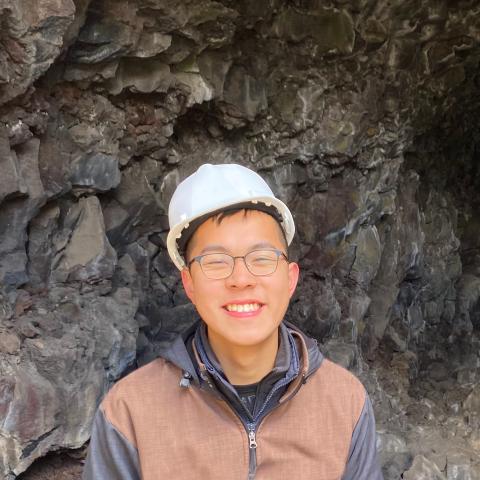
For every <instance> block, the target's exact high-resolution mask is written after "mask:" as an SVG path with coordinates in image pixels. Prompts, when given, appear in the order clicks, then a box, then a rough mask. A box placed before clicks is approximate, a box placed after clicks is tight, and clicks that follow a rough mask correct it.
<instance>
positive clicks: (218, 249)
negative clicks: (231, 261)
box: [199, 242, 277, 255]
mask: <svg viewBox="0 0 480 480" xmlns="http://www.w3.org/2000/svg"><path fill="white" fill-rule="evenodd" d="M263 248H267V249H269V248H271V249H275V250H277V247H275V245H272V244H271V243H270V242H258V243H255V244H254V245H252V246H250V248H249V249H248V251H250V252H251V251H253V250H259V249H263ZM211 252H221V253H227V252H228V250H227V249H226V248H225V247H224V246H222V245H207V246H206V247H205V248H203V249H202V250H201V252H200V253H199V255H204V254H206V253H211Z"/></svg>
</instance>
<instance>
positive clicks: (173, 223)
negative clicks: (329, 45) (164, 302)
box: [167, 163, 295, 270]
mask: <svg viewBox="0 0 480 480" xmlns="http://www.w3.org/2000/svg"><path fill="white" fill-rule="evenodd" d="M245 204H247V205H248V206H247V205H245ZM252 204H253V205H252ZM232 206H241V207H244V208H253V209H258V210H264V211H268V209H269V208H270V209H271V210H272V212H275V214H278V215H276V216H277V217H278V220H279V223H280V225H281V227H282V229H283V231H284V233H285V238H286V240H287V243H288V245H290V243H291V242H292V239H293V235H294V234H295V224H294V223H293V217H292V214H291V212H290V210H289V209H288V207H287V206H286V205H285V204H284V203H283V202H282V201H281V200H279V199H278V198H275V196H274V194H273V192H272V190H271V189H270V187H269V186H268V185H267V183H266V182H265V180H264V179H263V178H262V177H261V176H260V175H258V173H255V172H254V171H253V170H250V169H248V168H246V167H243V166H242V165H236V164H224V165H211V164H209V163H206V164H204V165H202V166H201V167H200V168H199V169H198V170H197V171H196V172H195V173H193V174H192V175H190V176H189V177H187V178H186V179H185V180H183V182H181V183H180V184H179V185H178V187H177V189H176V190H175V192H174V194H173V196H172V199H171V200H170V205H169V207H168V221H169V224H170V232H169V233H168V237H167V249H168V254H169V255H170V258H171V259H172V261H173V263H174V264H175V265H176V267H177V268H178V269H179V270H182V269H183V268H184V267H185V260H184V259H183V257H182V254H181V253H180V251H179V248H178V247H179V245H178V241H179V240H180V238H181V237H182V232H183V230H184V229H186V228H188V227H189V226H190V224H191V223H192V222H194V221H195V220H198V219H201V218H202V217H205V218H204V219H203V220H206V218H208V214H212V213H217V212H221V211H222V210H224V209H228V207H232ZM272 207H274V208H273V209H272ZM200 223H201V222H200ZM197 226H199V225H197Z"/></svg>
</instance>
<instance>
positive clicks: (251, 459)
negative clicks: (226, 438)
mask: <svg viewBox="0 0 480 480" xmlns="http://www.w3.org/2000/svg"><path fill="white" fill-rule="evenodd" d="M248 447H249V448H248V453H249V455H248V480H255V475H256V473H257V435H256V433H255V425H254V424H252V423H250V424H248Z"/></svg>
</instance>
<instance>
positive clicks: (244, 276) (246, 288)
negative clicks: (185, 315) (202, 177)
mask: <svg viewBox="0 0 480 480" xmlns="http://www.w3.org/2000/svg"><path fill="white" fill-rule="evenodd" d="M190 242H191V243H190V248H189V259H192V258H193V257H195V256H198V255H202V254H204V253H213V252H215V253H228V254H230V255H232V256H243V255H246V254H247V253H249V252H251V251H252V250H258V249H277V250H280V251H282V252H284V253H285V247H284V241H283V240H282V238H281V232H280V229H279V226H278V224H277V222H276V221H275V220H274V219H273V217H271V216H270V215H268V214H266V213H264V212H260V211H257V210H248V211H247V212H246V213H245V212H244V211H240V212H238V213H236V214H234V215H231V216H228V217H225V218H224V219H223V220H222V221H221V223H217V222H216V221H215V220H213V219H212V218H210V219H208V220H206V221H205V222H204V223H203V224H202V225H200V227H199V228H198V229H197V230H196V232H195V233H194V235H193V237H192V239H191V240H190ZM298 275H299V269H298V265H297V264H296V263H293V262H292V263H288V262H287V261H286V260H285V259H284V258H283V257H281V258H280V259H279V261H278V266H277V270H276V271H275V273H273V274H271V275H268V276H255V275H252V274H251V273H250V272H249V271H248V270H247V268H246V266H245V263H244V262H243V260H242V259H237V260H236V261H235V268H234V270H233V273H232V275H231V276H230V277H228V278H226V279H222V280H210V279H208V278H207V277H206V276H205V275H204V273H203V272H202V270H201V267H200V265H199V263H198V262H193V263H192V265H191V267H190V270H188V269H184V270H183V271H182V282H183V285H184V287H185V291H186V293H187V295H188V297H189V298H190V300H191V301H192V303H193V304H194V305H195V307H196V308H197V311H198V313H199V315H200V316H201V317H202V319H203V321H204V322H205V323H206V324H207V326H208V336H209V340H210V342H211V344H212V347H213V348H214V349H215V347H220V348H222V349H228V348H229V347H234V346H258V348H262V344H268V343H271V340H272V338H277V335H278V326H279V324H280V322H281V321H282V319H283V317H284V315H285V311H286V309H287V307H288V303H289V300H290V297H291V296H292V295H293V292H294V291H295V287H296V285H297V281H298ZM239 305H249V307H240V308H238V306H239ZM252 305H253V310H252ZM239 310H244V311H243V312H241V311H239ZM245 310H246V311H245ZM269 340H270V342H269Z"/></svg>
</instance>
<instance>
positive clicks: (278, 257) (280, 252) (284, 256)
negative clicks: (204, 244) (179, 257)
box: [187, 248, 289, 280]
mask: <svg viewBox="0 0 480 480" xmlns="http://www.w3.org/2000/svg"><path fill="white" fill-rule="evenodd" d="M254 252H274V253H275V254H276V255H277V263H276V265H275V268H274V270H273V272H270V273H265V274H258V273H253V272H252V271H251V270H250V268H249V267H248V265H247V261H246V260H245V257H247V256H248V255H250V254H251V253H254ZM219 254H221V255H226V256H227V257H230V258H231V259H233V263H232V271H231V272H230V274H229V275H227V276H226V277H220V278H210V277H209V276H208V275H207V274H206V273H205V272H204V270H203V267H202V259H203V258H204V257H206V256H208V255H219ZM280 257H283V258H284V259H285V260H286V261H287V262H289V260H288V256H287V254H286V253H284V252H282V251H281V250H277V249H276V248H259V249H256V250H251V251H250V252H248V253H246V254H245V255H237V256H233V255H230V254H229V253H225V252H210V253H204V254H203V255H197V256H196V257H193V258H192V259H191V260H190V261H189V262H188V264H187V267H188V269H190V267H191V266H192V263H194V262H198V264H199V265H200V270H201V271H202V273H203V274H204V275H205V277H207V278H208V279H209V280H225V279H227V278H229V277H231V276H232V274H233V271H234V270H235V261H236V260H237V258H241V259H242V260H243V264H244V265H245V268H246V269H247V270H248V271H249V273H251V274H252V275H253V276H254V277H268V276H270V275H273V274H274V273H275V272H276V271H277V268H278V261H279V259H280Z"/></svg>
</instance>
